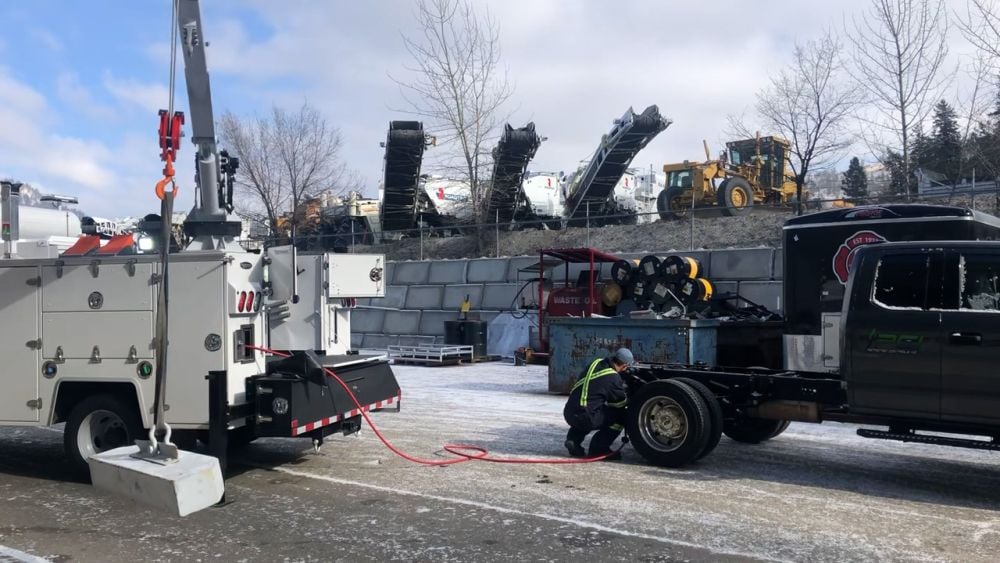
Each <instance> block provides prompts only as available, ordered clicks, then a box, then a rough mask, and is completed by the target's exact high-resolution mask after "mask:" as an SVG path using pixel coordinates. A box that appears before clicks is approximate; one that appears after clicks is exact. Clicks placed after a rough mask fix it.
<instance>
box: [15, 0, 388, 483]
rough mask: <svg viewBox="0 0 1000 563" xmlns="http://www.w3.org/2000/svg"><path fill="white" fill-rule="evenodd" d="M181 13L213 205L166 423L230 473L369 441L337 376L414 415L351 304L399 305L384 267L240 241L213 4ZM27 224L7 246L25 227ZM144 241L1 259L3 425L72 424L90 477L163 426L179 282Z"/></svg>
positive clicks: (180, 309)
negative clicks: (228, 463)
mask: <svg viewBox="0 0 1000 563" xmlns="http://www.w3.org/2000/svg"><path fill="white" fill-rule="evenodd" d="M178 15H179V18H178V26H179V33H180V38H181V51H182V53H183V55H184V63H185V76H186V82H187V90H188V97H189V100H190V113H191V116H190V117H191V123H192V136H191V140H192V141H193V143H194V145H195V148H196V151H197V153H196V155H195V157H196V167H197V190H192V191H196V193H197V194H198V196H197V198H196V202H195V206H194V208H193V209H192V210H191V212H190V213H189V214H188V218H187V220H186V222H185V225H184V227H185V233H186V234H187V235H188V236H189V237H190V239H191V241H190V243H189V244H188V245H187V246H186V247H185V248H183V249H180V248H177V249H176V251H171V252H170V253H169V256H168V261H167V263H168V265H169V277H168V279H169V284H170V288H171V289H170V294H169V301H168V302H167V303H168V305H167V310H168V311H169V313H170V314H169V324H168V328H167V331H166V335H167V341H168V343H169V347H168V353H167V354H166V359H167V366H168V367H167V370H166V371H167V374H168V375H167V384H166V393H165V417H166V421H167V423H169V425H170V427H171V428H172V429H173V436H174V438H175V439H177V440H178V441H179V442H181V443H184V442H186V441H188V440H190V439H191V438H200V439H202V440H203V441H205V442H207V443H208V444H209V445H210V447H211V449H212V452H213V454H215V455H218V456H220V458H221V459H222V461H223V462H224V461H225V460H224V454H225V451H226V446H227V444H228V443H230V442H232V441H234V440H235V441H240V442H245V441H249V440H252V439H254V438H257V437H263V436H288V437H307V438H311V439H312V440H313V441H314V444H316V445H317V446H318V445H319V444H321V443H322V441H323V438H324V437H325V436H327V435H329V434H330V433H332V432H338V431H339V432H344V433H350V432H354V431H357V430H358V429H359V428H360V418H361V417H360V410H361V409H359V408H358V405H356V404H355V403H354V401H353V399H352V398H350V397H349V396H348V394H347V393H346V392H345V391H344V390H343V389H342V388H341V387H340V386H339V385H338V384H336V383H335V382H333V381H332V380H331V378H329V377H327V374H326V372H325V369H332V370H335V372H336V373H338V375H339V376H340V377H341V378H343V380H344V381H346V382H347V384H348V385H349V386H350V388H351V390H352V392H353V393H354V395H355V396H356V397H357V399H358V401H360V403H361V408H364V409H366V410H367V409H371V410H377V409H381V408H384V407H387V406H396V407H397V408H398V402H399V386H398V385H397V383H396V380H395V378H394V376H393V374H392V371H391V369H390V367H389V365H388V362H387V360H386V359H385V358H384V357H362V356H359V355H356V354H350V353H349V345H350V333H351V331H350V309H351V308H352V307H353V305H354V302H355V299H356V298H359V297H377V296H381V295H383V292H384V290H385V277H384V267H385V265H384V258H383V257H382V256H381V255H341V254H328V253H323V254H308V255H305V254H299V253H297V252H296V251H295V250H294V248H293V247H290V246H285V247H272V248H267V249H265V250H263V251H262V252H248V251H247V250H245V249H244V248H242V247H241V246H240V245H239V244H238V242H237V240H236V237H238V236H239V233H240V227H241V225H240V222H239V221H236V220H233V216H232V190H231V187H232V182H233V176H234V174H235V173H236V170H237V168H238V166H239V163H238V160H237V159H236V158H230V157H229V156H228V155H227V154H226V153H225V152H224V151H222V152H220V151H218V150H217V148H216V141H215V132H214V120H213V116H212V107H211V93H210V88H209V80H208V72H207V69H206V66H205V52H204V42H203V41H202V38H203V34H202V28H201V18H200V13H199V8H198V0H179V2H178ZM164 114H166V115H165V117H164ZM178 115H179V114H178ZM174 117H175V116H174V115H169V112H162V113H161V147H168V148H169V146H170V144H171V142H173V143H176V145H174V146H175V147H179V139H180V131H179V130H178V129H171V123H173V124H174V125H175V126H176V127H177V128H179V126H180V124H181V123H183V118H182V117H181V118H178V119H174ZM164 150H166V149H164ZM164 154H166V153H164ZM5 219H7V218H5ZM13 220H14V221H15V224H14V225H13V226H12V228H5V229H4V232H3V237H4V239H5V242H9V240H10V239H11V233H12V232H13V233H16V232H17V225H16V217H14V218H13ZM8 227H11V225H8ZM15 239H16V235H15ZM137 240H138V239H137V238H136V236H134V235H132V234H123V235H118V236H115V237H112V238H111V239H110V240H102V239H101V237H99V236H97V235H90V234H87V235H83V236H81V237H80V238H79V239H78V240H77V242H76V243H75V244H74V245H73V246H72V247H70V248H69V249H67V250H65V251H64V252H62V253H61V254H60V255H58V257H43V258H38V257H31V258H25V257H22V256H19V255H18V253H17V252H16V250H14V251H10V252H8V253H7V255H6V256H5V257H4V258H3V259H0V326H3V327H4V329H3V333H2V336H0V358H2V361H3V371H2V372H0V381H2V383H3V392H2V393H0V425H17V426H37V425H45V426H49V425H54V424H57V423H61V422H64V423H65V432H64V435H65V440H64V443H65V449H66V453H67V455H68V456H69V458H70V460H71V461H72V463H73V464H74V465H75V466H77V467H78V468H79V469H81V470H85V468H86V467H87V464H86V458H87V457H89V456H90V455H93V454H95V453H98V452H102V451H105V450H109V449H112V448H116V447H119V446H125V445H131V444H132V443H133V441H134V440H135V439H136V438H141V437H144V436H145V435H146V433H147V431H146V429H148V428H151V427H152V426H153V423H154V421H153V412H154V404H155V399H156V397H155V395H156V391H155V387H156V386H155V377H154V371H155V370H154V365H155V364H156V358H155V350H156V340H157V324H158V321H157V318H158V307H159V306H160V305H159V301H158V299H157V294H158V291H159V289H160V285H161V284H162V283H163V280H164V272H163V270H162V266H161V262H160V256H159V255H158V254H157V253H155V251H156V250H157V249H155V248H145V249H143V248H141V247H140V245H139V244H137ZM22 246H30V245H23V244H22V245H18V246H17V247H16V248H21V247H22ZM171 246H173V245H171ZM12 248H14V247H12V246H11V245H10V244H7V245H6V249H8V250H10V249H12ZM144 250H146V251H154V253H145V252H144ZM258 347H259V348H267V349H272V350H279V351H282V352H285V353H288V354H290V357H288V358H282V359H276V358H269V357H265V355H264V354H262V351H261V350H260V349H258Z"/></svg>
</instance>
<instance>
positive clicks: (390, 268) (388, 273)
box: [382, 262, 396, 286]
mask: <svg viewBox="0 0 1000 563" xmlns="http://www.w3.org/2000/svg"><path fill="white" fill-rule="evenodd" d="M384 273H385V277H383V278H382V279H383V280H384V281H385V285H386V286H389V285H392V276H393V274H395V273H396V264H395V263H394V262H386V263H385V272H384Z"/></svg>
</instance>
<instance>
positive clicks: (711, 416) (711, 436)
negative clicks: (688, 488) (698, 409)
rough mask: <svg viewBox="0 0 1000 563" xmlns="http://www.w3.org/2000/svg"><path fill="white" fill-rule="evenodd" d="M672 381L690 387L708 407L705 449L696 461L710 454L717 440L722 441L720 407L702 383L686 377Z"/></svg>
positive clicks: (717, 400)
mask: <svg viewBox="0 0 1000 563" xmlns="http://www.w3.org/2000/svg"><path fill="white" fill-rule="evenodd" d="M674 381H680V382H682V383H686V384H688V385H690V386H691V388H692V389H694V390H695V391H697V392H698V394H699V395H701V398H702V399H704V401H705V404H706V405H707V406H708V422H709V424H708V425H707V426H706V428H705V430H706V432H707V433H708V442H706V443H705V449H703V450H701V453H700V454H698V458H697V459H701V458H703V457H705V456H707V455H708V454H710V453H712V450H714V449H715V447H716V446H718V445H719V440H721V439H722V425H723V417H722V405H720V404H719V399H718V397H716V396H715V393H712V390H711V389H709V388H708V386H707V385H705V384H704V383H702V382H700V381H696V380H694V379H690V378H688V377H677V378H675V379H674Z"/></svg>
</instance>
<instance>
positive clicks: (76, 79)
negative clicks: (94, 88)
mask: <svg viewBox="0 0 1000 563" xmlns="http://www.w3.org/2000/svg"><path fill="white" fill-rule="evenodd" d="M56 94H57V95H58V96H59V99H60V100H62V101H63V102H65V103H67V104H69V105H70V106H71V107H73V108H74V109H76V110H79V111H81V112H83V113H84V114H85V115H87V116H89V117H91V118H92V119H97V120H112V119H114V118H115V116H116V115H117V113H116V112H115V109H114V108H112V107H111V106H107V105H103V104H100V103H98V102H97V101H96V100H95V99H94V96H93V94H91V92H90V90H89V89H88V88H87V87H86V86H84V85H83V84H82V83H81V82H80V76H79V75H77V73H75V72H72V71H65V72H61V73H59V76H58V77H57V78H56Z"/></svg>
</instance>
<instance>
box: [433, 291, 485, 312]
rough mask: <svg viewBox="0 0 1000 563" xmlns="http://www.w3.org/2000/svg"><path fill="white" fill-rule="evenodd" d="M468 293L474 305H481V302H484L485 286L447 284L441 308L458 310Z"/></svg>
mask: <svg viewBox="0 0 1000 563" xmlns="http://www.w3.org/2000/svg"><path fill="white" fill-rule="evenodd" d="M466 295H468V296H469V301H471V302H472V306H473V307H480V306H481V305H480V303H482V302H483V286H482V285H479V284H455V285H446V286H445V288H444V299H443V301H442V303H441V308H442V309H446V310H449V311H457V310H458V308H459V307H461V306H462V301H465V296H466Z"/></svg>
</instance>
